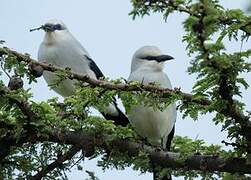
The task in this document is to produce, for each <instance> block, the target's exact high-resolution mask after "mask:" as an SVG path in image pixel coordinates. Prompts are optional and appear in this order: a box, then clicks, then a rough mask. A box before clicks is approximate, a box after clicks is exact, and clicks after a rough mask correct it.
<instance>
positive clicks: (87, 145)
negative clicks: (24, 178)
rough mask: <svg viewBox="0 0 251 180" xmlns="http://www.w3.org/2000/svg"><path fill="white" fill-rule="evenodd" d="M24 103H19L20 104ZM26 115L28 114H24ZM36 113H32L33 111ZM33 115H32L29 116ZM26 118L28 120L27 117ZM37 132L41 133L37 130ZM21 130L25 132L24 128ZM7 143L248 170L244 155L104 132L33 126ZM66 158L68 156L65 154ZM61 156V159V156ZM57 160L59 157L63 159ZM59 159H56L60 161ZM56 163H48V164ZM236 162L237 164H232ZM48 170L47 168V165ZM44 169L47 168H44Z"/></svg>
mask: <svg viewBox="0 0 251 180" xmlns="http://www.w3.org/2000/svg"><path fill="white" fill-rule="evenodd" d="M24 104H26V103H20V105H23V106H24ZM21 109H23V112H24V113H25V112H32V110H31V109H30V106H27V105H25V106H24V107H22V108H21ZM27 116H29V113H27ZM35 116H36V114H35ZM33 117H34V116H33ZM27 119H30V118H28V117H27ZM2 127H3V128H7V129H8V128H10V129H13V128H12V127H11V125H6V124H4V123H2ZM40 131H41V132H40ZM24 132H25V131H24ZM8 139H9V140H8V142H12V143H11V144H10V146H20V145H21V144H23V143H25V142H30V143H36V142H46V141H49V142H55V143H60V144H68V145H73V146H75V147H76V148H82V149H84V150H86V149H87V150H88V154H93V153H94V152H91V151H94V150H95V149H96V148H102V149H104V150H107V151H112V150H117V151H119V152H122V153H127V154H128V155H129V156H137V155H138V154H139V153H140V152H142V151H143V152H146V153H148V154H149V157H150V159H151V161H152V162H154V163H155V164H157V165H159V166H160V167H162V168H168V167H169V168H172V169H183V170H201V171H207V172H215V171H220V172H231V173H234V172H239V173H251V165H250V164H247V163H246V159H244V158H222V157H218V156H208V155H207V156H204V155H189V156H186V157H184V155H182V154H179V153H173V152H165V151H160V150H159V149H158V148H154V147H151V146H147V145H143V144H142V143H135V142H131V141H129V140H122V139H115V140H113V141H110V140H111V138H110V137H109V136H108V135H105V134H101V133H100V134H95V136H94V135H93V134H88V133H85V132H82V131H79V132H76V131H67V130H62V131H60V129H58V130H57V129H55V128H54V129H52V130H51V131H48V130H47V133H46V135H45V136H43V130H42V129H40V128H38V127H36V128H30V130H29V131H26V132H25V133H24V134H22V137H20V138H19V139H18V140H17V139H15V138H14V137H11V136H8ZM67 157H68V156H67ZM63 159H64V158H63ZM63 159H61V160H63ZM61 160H60V162H61ZM55 164H57V163H56V162H55V163H54V164H52V167H55V166H54V165H55ZM236 164H238V166H237V167H236ZM49 169H50V168H49ZM45 171H48V169H47V170H44V172H45Z"/></svg>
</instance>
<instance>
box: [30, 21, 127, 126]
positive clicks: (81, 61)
mask: <svg viewBox="0 0 251 180" xmlns="http://www.w3.org/2000/svg"><path fill="white" fill-rule="evenodd" d="M39 29H42V30H44V31H45V36H44V39H43V41H42V43H41V45H40V47H39V51H38V61H40V62H46V63H48V64H52V65H56V66H59V67H62V68H66V67H69V68H70V69H71V70H72V71H73V72H75V73H79V74H83V75H88V76H89V77H91V78H95V79H99V78H102V77H104V75H103V73H102V72H101V70H100V69H99V68H98V66H97V65H96V63H95V62H94V61H93V60H92V59H91V57H90V55H89V54H88V52H87V51H86V50H85V49H84V47H83V46H82V45H81V44H80V42H79V41H77V40H76V39H75V38H74V36H73V35H72V34H71V33H70V31H69V30H68V28H67V27H66V25H65V24H64V23H63V22H62V21H60V20H55V19H54V20H50V21H48V22H47V23H45V24H44V25H42V26H41V27H39V28H35V29H32V30H31V31H33V30H39ZM43 76H44V79H45V80H46V82H47V83H48V84H49V85H52V84H55V80H57V79H58V77H57V76H56V75H55V74H53V73H52V72H48V71H46V72H44V73H43ZM53 90H54V91H56V92H57V93H58V94H60V95H61V96H63V97H67V96H70V95H73V94H74V92H75V81H73V80H70V79H66V80H64V81H62V82H61V83H60V84H59V85H57V86H56V87H54V86H53ZM101 113H102V114H103V116H104V117H105V118H107V119H111V120H114V121H115V124H120V125H126V124H127V122H128V119H127V117H126V116H125V115H124V114H123V113H122V112H121V110H120V109H119V108H118V107H117V104H116V102H115V101H114V103H113V104H110V105H109V106H108V107H107V108H106V110H105V112H101Z"/></svg>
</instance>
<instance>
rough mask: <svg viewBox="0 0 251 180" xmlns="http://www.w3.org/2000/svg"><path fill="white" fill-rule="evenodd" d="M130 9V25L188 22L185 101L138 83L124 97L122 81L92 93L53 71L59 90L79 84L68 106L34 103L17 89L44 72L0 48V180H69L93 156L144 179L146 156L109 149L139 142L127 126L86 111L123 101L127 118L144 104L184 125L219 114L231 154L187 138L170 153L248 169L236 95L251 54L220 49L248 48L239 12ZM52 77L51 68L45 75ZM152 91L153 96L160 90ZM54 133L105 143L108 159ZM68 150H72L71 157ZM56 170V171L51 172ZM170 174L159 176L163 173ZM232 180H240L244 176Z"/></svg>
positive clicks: (155, 2)
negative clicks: (175, 16)
mask: <svg viewBox="0 0 251 180" xmlns="http://www.w3.org/2000/svg"><path fill="white" fill-rule="evenodd" d="M131 2H132V5H133V10H132V11H131V13H130V15H131V16H132V17H133V18H136V17H137V16H142V17H143V16H145V15H150V14H151V13H156V12H158V13H161V14H163V17H164V20H165V21H166V22H167V23H168V16H169V15H170V14H171V13H174V12H176V11H178V12H182V13H185V14H187V15H188V16H187V18H186V20H185V21H184V23H183V26H184V30H185V34H184V36H183V37H181V38H182V39H183V41H184V42H186V43H187V49H186V50H187V53H188V55H189V56H190V58H191V61H190V67H188V72H189V73H190V74H196V76H197V81H196V83H195V84H194V86H193V91H192V95H191V96H190V95H189V96H187V94H184V93H182V92H181V91H180V90H179V89H176V90H174V91H169V92H167V93H161V92H160V91H156V92H155V91H153V90H152V91H149V90H147V88H145V87H143V86H142V85H141V84H140V83H136V82H133V83H130V84H127V86H126V87H134V88H135V87H136V90H134V91H131V90H130V91H129V90H128V88H124V90H123V89H119V88H117V89H116V86H118V85H120V84H121V83H122V84H125V82H123V80H113V81H110V83H111V84H113V85H114V86H113V87H115V88H111V87H112V86H104V84H105V83H100V84H98V85H97V84H96V85H95V84H92V83H91V82H90V84H91V85H89V86H86V84H84V81H85V78H82V80H81V78H80V79H78V78H77V77H78V76H74V75H73V74H72V73H71V71H70V69H65V70H62V69H61V70H60V69H56V71H55V70H53V71H55V73H57V74H58V83H59V82H61V81H62V80H64V79H66V78H70V79H78V80H79V83H78V85H77V87H78V88H77V90H76V93H75V94H74V95H73V96H70V97H67V98H65V100H64V102H63V103H60V102H58V100H57V99H56V98H52V99H49V100H48V101H46V102H36V101H33V100H32V93H31V92H30V89H24V88H23V87H22V85H23V84H22V81H21V79H26V80H28V82H29V84H30V85H32V84H33V83H36V78H37V77H38V76H40V75H41V72H38V69H39V70H40V71H43V69H44V68H45V67H42V69H41V68H38V69H37V67H38V66H33V64H34V63H33V62H32V60H31V59H30V57H29V55H28V54H26V55H20V54H19V53H14V52H13V51H10V50H9V49H7V48H1V49H0V57H1V67H2V72H1V76H3V75H5V74H8V75H9V76H12V78H10V82H11V83H9V86H8V87H7V85H6V84H5V83H4V82H3V81H1V84H0V147H1V149H0V171H1V173H0V179H12V178H16V177H18V178H34V179H35V178H36V177H38V175H41V176H42V177H45V179H50V178H56V177H61V178H63V179H67V176H66V174H65V172H66V171H67V170H70V169H72V167H73V166H75V167H77V168H78V169H79V170H83V167H82V164H81V161H82V160H83V159H84V157H87V158H90V159H91V158H95V157H97V156H101V157H102V158H101V160H100V161H99V163H98V165H99V166H101V167H103V168H104V169H107V168H110V167H115V168H117V169H124V168H125V167H127V166H131V165H132V166H133V168H134V169H137V170H141V171H142V172H146V171H151V166H150V160H149V158H148V154H147V153H146V152H144V151H141V152H139V153H138V154H137V155H136V156H135V155H134V156H132V155H130V154H126V153H121V152H119V151H117V150H116V149H113V148H109V147H113V145H112V142H113V141H114V140H117V139H126V140H129V141H132V142H141V140H140V138H139V137H138V136H137V134H136V133H135V132H134V131H133V129H132V128H131V127H130V126H129V125H128V126H127V127H121V126H115V125H114V124H113V123H112V122H111V121H106V120H104V119H103V118H100V117H96V116H94V115H93V114H91V113H90V111H89V110H90V107H93V106H94V107H96V108H97V109H100V110H102V109H104V107H105V106H106V105H108V104H109V103H110V102H111V101H112V100H113V98H112V97H114V96H118V97H119V98H121V99H122V100H123V102H124V104H125V108H126V111H129V110H130V108H131V107H132V106H133V105H136V104H138V103H142V102H144V104H146V105H149V106H152V107H154V108H156V109H163V108H165V107H166V106H168V105H169V104H170V103H172V102H174V101H178V108H179V110H180V111H181V112H182V113H183V116H184V117H186V116H190V117H192V118H194V119H198V114H200V113H201V114H206V113H211V112H216V113H215V116H214V118H213V119H212V120H213V121H214V122H215V124H219V123H220V124H221V125H222V130H223V131H227V132H228V138H229V142H228V143H226V144H227V145H231V146H233V150H229V151H224V150H222V149H221V147H220V146H218V145H210V146H206V145H205V142H204V141H203V140H195V141H192V140H191V139H189V138H187V137H179V136H176V137H175V139H174V142H173V145H172V151H173V152H178V153H181V157H179V159H178V161H180V162H183V161H184V160H185V159H186V158H187V157H188V156H190V155H192V154H195V153H196V154H200V155H212V156H220V157H223V158H229V157H231V158H244V159H246V160H247V162H250V155H249V154H250V153H251V147H250V146H251V135H250V134H251V133H250V127H251V125H250V114H249V113H248V112H246V108H245V104H244V103H243V101H242V99H241V95H242V91H241V90H243V89H244V90H247V88H248V87H249V84H248V83H247V82H246V80H245V79H244V78H243V77H242V76H241V74H243V73H249V72H250V70H251V66H250V63H249V62H248V58H249V56H250V54H251V50H245V51H238V52H229V51H228V49H226V47H225V42H227V41H240V42H245V41H246V40H248V37H249V36H250V34H251V18H250V17H248V16H246V15H245V14H244V12H242V11H241V10H226V9H224V7H222V6H220V5H219V3H218V1H216V0H200V1H192V0H132V1H131ZM39 67H40V66H39ZM49 69H50V67H49V68H48V69H47V70H49ZM107 81H108V79H107ZM54 85H57V83H56V84H54ZM54 85H53V86H54ZM153 86H154V87H157V88H158V85H153ZM181 86H182V85H181ZM241 87H244V88H242V89H241ZM129 89H130V88H129ZM237 99H238V100H237ZM55 132H59V133H60V134H64V133H65V134H67V133H71V132H85V133H88V134H89V135H91V136H94V137H96V138H97V139H98V138H100V139H102V138H103V137H106V138H105V144H106V146H107V148H108V149H109V150H110V151H111V153H108V155H107V151H104V149H106V148H104V146H103V145H102V147H101V146H98V144H99V142H95V143H96V144H95V143H94V145H97V146H89V145H83V144H80V145H79V146H76V144H71V143H69V142H66V141H65V142H64V141H60V137H58V139H55V137H56V136H53V134H54V133H55ZM141 143H142V142H141ZM72 146H73V147H76V148H77V149H72V148H73V147H72ZM83 147H84V148H83ZM73 150H74V151H73ZM106 150H107V149H106ZM77 152H78V153H77ZM53 165H55V168H51V167H53ZM160 168H161V167H160ZM203 168H204V169H203ZM172 169H173V173H174V174H175V175H176V176H180V175H183V176H185V177H187V178H189V177H190V178H191V177H197V176H199V175H201V176H202V177H204V178H210V179H214V178H216V177H226V178H227V177H229V176H230V175H229V174H227V173H224V170H222V172H214V173H209V172H208V173H206V169H205V167H202V168H201V170H204V171H186V170H187V169H186V168H184V169H176V168H175V167H172ZM188 169H189V167H188ZM168 171H169V170H168V169H163V171H162V172H163V173H166V172H168ZM87 173H88V174H89V175H90V178H92V179H95V178H96V177H95V176H94V175H93V173H91V172H89V171H87ZM235 173H237V174H238V172H235ZM236 176H239V177H238V178H244V176H241V173H239V174H238V175H236Z"/></svg>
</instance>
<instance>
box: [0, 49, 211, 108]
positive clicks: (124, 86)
mask: <svg viewBox="0 0 251 180" xmlns="http://www.w3.org/2000/svg"><path fill="white" fill-rule="evenodd" d="M1 54H10V55H14V56H15V57H17V60H18V61H19V62H25V63H27V64H35V65H37V66H41V67H42V68H43V69H44V70H46V71H50V72H56V71H60V72H65V73H66V77H67V78H69V79H76V80H79V81H81V82H87V83H89V84H90V85H91V86H93V87H101V88H104V89H109V90H117V91H126V92H132V91H139V92H142V91H147V92H152V93H159V94H161V96H162V97H166V96H168V95H170V94H177V95H180V96H181V97H182V98H181V100H183V101H186V102H193V103H198V104H201V105H210V104H211V101H210V100H208V99H207V98H200V99H194V96H193V95H192V94H189V93H184V92H181V91H180V89H178V88H177V89H169V88H161V87H156V86H154V85H143V84H140V85H132V84H128V83H112V82H108V81H104V80H97V79H93V78H90V77H88V76H86V75H82V74H78V73H74V72H69V71H66V70H65V69H63V68H60V67H57V66H54V65H51V64H46V63H41V62H37V61H36V60H34V59H31V58H30V57H29V56H26V55H23V54H21V53H18V52H16V51H14V50H11V49H9V48H6V47H5V48H0V55H1Z"/></svg>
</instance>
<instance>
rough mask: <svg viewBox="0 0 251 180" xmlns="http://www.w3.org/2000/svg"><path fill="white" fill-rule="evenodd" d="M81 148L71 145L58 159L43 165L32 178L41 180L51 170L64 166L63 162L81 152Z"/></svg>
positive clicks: (32, 179)
mask: <svg viewBox="0 0 251 180" xmlns="http://www.w3.org/2000/svg"><path fill="white" fill-rule="evenodd" d="M79 150H80V148H77V147H75V146H73V147H71V148H70V149H69V151H68V152H66V153H65V154H63V155H62V154H60V155H58V157H57V159H56V160H55V161H54V162H52V163H51V164H49V165H47V166H45V167H43V168H42V169H41V170H40V171H38V173H37V174H36V175H34V176H32V177H31V178H30V179H31V180H40V179H42V178H43V177H45V176H46V175H47V174H48V173H49V172H51V171H53V170H54V169H56V168H59V167H61V166H63V163H64V162H65V161H67V160H71V159H72V157H73V156H74V155H75V154H77V153H78V152H79Z"/></svg>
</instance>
